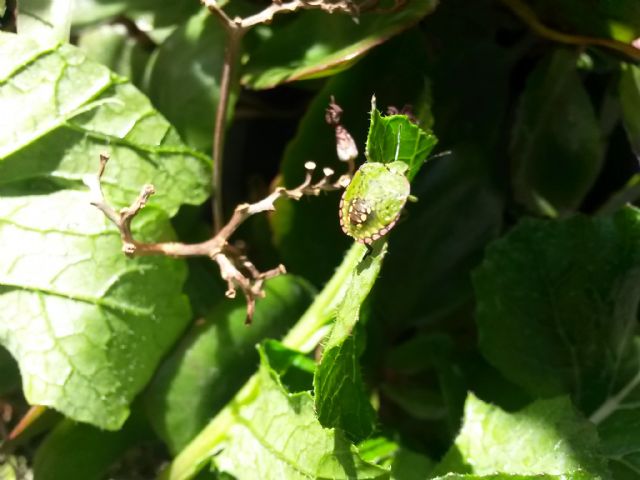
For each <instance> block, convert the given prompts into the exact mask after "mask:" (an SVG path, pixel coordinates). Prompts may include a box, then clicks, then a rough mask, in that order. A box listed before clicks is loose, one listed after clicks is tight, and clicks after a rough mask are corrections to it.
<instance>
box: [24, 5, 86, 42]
mask: <svg viewBox="0 0 640 480" xmlns="http://www.w3.org/2000/svg"><path fill="white" fill-rule="evenodd" d="M72 9H73V0H20V8H19V9H18V10H17V12H18V17H17V19H16V27H17V31H18V33H19V34H20V35H31V36H33V37H37V38H39V39H42V38H47V39H48V40H51V41H54V42H55V41H57V42H68V41H69V33H70V30H71V15H72Z"/></svg>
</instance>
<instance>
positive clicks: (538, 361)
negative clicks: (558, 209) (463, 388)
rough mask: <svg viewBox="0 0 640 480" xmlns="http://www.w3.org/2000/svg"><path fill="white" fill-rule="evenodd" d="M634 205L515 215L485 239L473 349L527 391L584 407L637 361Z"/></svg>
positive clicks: (639, 256)
mask: <svg viewBox="0 0 640 480" xmlns="http://www.w3.org/2000/svg"><path fill="white" fill-rule="evenodd" d="M639 216H640V212H639V211H638V210H636V209H633V208H625V209H623V210H621V211H619V212H618V213H617V214H615V215H613V216H610V217H599V218H593V219H590V218H587V217H584V216H576V217H573V218H571V219H569V220H565V221H543V220H530V219H529V220H524V221H522V222H520V223H519V224H518V225H517V226H516V227H515V228H514V229H513V230H512V231H511V232H510V233H509V234H508V235H506V236H505V237H504V238H502V239H500V240H498V241H496V242H495V243H493V244H492V245H491V246H490V247H489V249H488V250H487V253H486V257H485V259H484V262H483V263H482V265H481V266H480V267H479V268H478V269H477V270H476V271H475V273H474V278H473V283H474V287H475V291H476V297H477V311H476V317H477V323H478V327H479V330H480V347H481V349H482V352H483V354H484V355H485V356H486V357H487V358H488V359H489V361H491V362H492V363H493V364H494V365H495V366H496V367H497V368H498V369H499V370H500V371H501V372H502V373H503V374H504V375H505V376H506V377H507V378H509V379H510V380H512V381H513V382H515V383H517V384H519V385H521V386H522V387H524V388H525V389H527V390H528V391H529V392H531V393H532V394H534V395H542V396H552V395H558V394H562V393H570V394H571V395H572V396H573V398H574V399H575V400H576V402H577V404H578V405H580V406H581V407H583V408H584V411H586V412H593V411H594V410H595V409H596V408H598V407H599V406H600V405H601V404H602V402H604V401H605V400H606V399H607V398H608V397H609V396H611V395H615V394H617V393H618V392H620V390H621V389H622V388H623V387H624V385H626V384H628V382H629V380H630V379H631V378H632V377H633V376H634V375H635V373H636V372H637V369H638V365H637V361H636V359H637V355H636V353H635V352H634V351H633V349H632V346H633V343H632V341H633V335H634V332H635V328H636V322H637V305H638V299H639V298H640V283H639V282H638V271H639V270H638V267H639V266H640V251H638V249H637V248H635V245H637V242H638V241H639V240H640V218H639Z"/></svg>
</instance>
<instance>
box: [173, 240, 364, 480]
mask: <svg viewBox="0 0 640 480" xmlns="http://www.w3.org/2000/svg"><path fill="white" fill-rule="evenodd" d="M364 253H365V252H364V247H363V246H362V245H360V244H354V245H353V246H352V248H351V249H350V250H349V251H348V252H347V254H346V255H345V257H344V259H343V261H342V263H341V264H340V266H339V267H338V268H337V270H336V271H335V274H334V275H333V277H332V278H331V280H330V281H329V282H328V283H327V284H326V285H325V287H324V288H323V289H322V291H321V292H320V293H319V294H318V295H317V296H316V298H315V300H314V302H313V303H312V304H311V306H310V307H309V308H308V309H307V311H306V312H305V313H304V315H302V317H300V320H298V322H297V323H296V324H295V325H294V327H293V328H292V329H291V330H290V331H289V333H288V334H287V335H286V336H285V337H284V339H283V340H282V344H283V348H282V349H276V348H274V346H273V343H272V342H267V343H266V344H265V352H266V353H267V354H268V355H269V358H271V359H272V361H273V364H272V367H271V368H272V369H275V370H277V371H278V372H280V373H282V371H283V370H282V368H283V365H285V366H286V365H287V358H291V356H290V350H291V349H293V350H295V351H296V352H301V353H309V352H311V351H313V350H314V349H315V348H316V346H317V345H318V343H319V342H320V341H321V340H322V339H323V338H324V337H325V336H326V334H327V327H328V324H329V322H331V320H333V318H334V316H335V312H336V309H337V308H338V306H339V305H340V304H341V302H342V300H343V299H344V298H345V296H346V295H347V294H348V291H349V290H348V288H347V287H348V285H349V282H348V279H349V278H351V276H352V275H353V272H354V271H355V270H356V269H357V268H358V266H359V265H360V263H361V260H362V257H363V255H364ZM278 350H282V352H281V351H278ZM288 352H289V353H288ZM281 353H282V356H283V357H284V358H285V360H284V361H283V360H282V358H281V355H280V354H281ZM300 358H301V357H300V354H297V355H296V362H295V365H293V366H295V367H300V368H296V370H297V371H303V370H304V371H307V372H308V371H309V370H310V369H309V368H308V366H307V365H305V364H303V362H300V361H298V360H299V359H300ZM307 360H308V359H307ZM307 363H308V361H307ZM286 369H287V368H285V370H286ZM303 376H304V375H303ZM258 377H259V373H258V374H254V375H253V376H252V377H251V379H249V381H248V382H247V383H245V385H244V386H243V387H242V388H241V389H240V390H239V391H238V393H237V394H236V396H235V397H234V400H233V401H231V402H230V403H228V404H227V405H226V406H225V408H224V409H223V410H222V411H220V412H219V413H218V414H217V415H216V417H215V418H214V419H213V420H212V421H211V422H209V424H208V425H207V426H206V427H205V428H203V429H202V431H201V432H200V433H199V434H198V435H197V436H196V438H194V439H193V440H192V441H191V442H190V443H189V445H187V446H186V447H185V448H184V449H183V450H182V451H181V452H180V453H179V454H178V455H177V456H176V458H175V459H174V460H173V462H172V463H171V464H170V465H169V466H168V467H167V468H165V469H164V470H163V472H162V474H161V475H160V478H161V479H164V480H185V479H189V478H193V477H194V476H195V475H196V474H197V473H198V471H200V470H201V469H202V468H203V466H204V465H205V463H207V461H208V460H209V458H210V456H211V452H216V451H219V450H220V449H222V448H224V444H225V442H226V436H227V432H228V431H229V430H230V429H231V428H232V427H233V426H234V422H235V421H234V419H233V416H234V415H235V414H234V413H233V412H234V411H235V409H236V408H237V405H238V404H242V403H244V402H245V401H246V400H247V399H254V398H256V397H257V396H258V392H259V378H258ZM289 379H290V378H289V377H288V375H287V374H286V372H285V374H284V377H282V379H281V381H282V380H284V381H288V380H289ZM296 383H297V384H299V383H298V382H296ZM294 390H295V391H299V390H298V389H297V388H295V389H294ZM314 418H315V417H314Z"/></svg>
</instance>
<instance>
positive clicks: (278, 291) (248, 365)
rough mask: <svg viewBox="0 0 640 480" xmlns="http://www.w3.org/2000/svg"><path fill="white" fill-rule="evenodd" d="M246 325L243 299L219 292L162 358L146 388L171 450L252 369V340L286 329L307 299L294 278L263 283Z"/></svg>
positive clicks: (158, 427)
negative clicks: (212, 304)
mask: <svg viewBox="0 0 640 480" xmlns="http://www.w3.org/2000/svg"><path fill="white" fill-rule="evenodd" d="M266 292H267V296H266V298H265V299H264V300H262V301H260V302H258V305H257V309H256V315H255V317H254V320H253V325H252V326H251V328H247V327H246V326H245V325H244V318H245V315H246V312H245V305H244V301H243V300H242V299H240V298H238V299H237V300H236V301H229V300H226V299H223V298H221V297H219V298H220V299H219V301H218V303H217V305H216V306H215V307H214V308H213V309H212V310H211V311H210V312H208V314H207V316H206V317H205V318H204V319H202V320H198V321H197V322H196V324H195V325H194V326H193V327H192V328H191V330H190V331H189V332H188V333H187V334H186V335H185V337H184V338H183V339H182V341H181V342H180V344H179V345H178V346H177V348H176V349H175V350H174V351H173V352H172V353H171V355H170V356H169V357H167V358H166V359H165V361H164V362H163V363H162V365H161V366H160V368H159V369H158V372H157V374H156V377H155V379H154V381H153V382H152V383H151V384H150V386H149V388H148V389H147V391H146V392H145V397H144V398H145V404H146V407H147V413H148V415H149V419H150V421H151V423H152V425H153V426H154V428H155V429H156V430H157V431H158V434H159V435H160V436H161V437H162V438H163V439H164V440H165V442H166V443H167V444H168V446H169V448H170V449H171V451H173V452H175V453H177V452H179V451H180V450H181V449H182V448H183V447H184V446H185V445H186V444H187V443H188V442H189V441H190V440H191V439H192V438H193V437H194V436H195V435H196V434H197V433H198V432H199V431H200V430H201V429H202V428H203V427H204V426H205V425H206V424H207V422H208V421H209V420H210V419H211V418H212V417H213V415H214V414H215V413H216V411H217V410H219V409H220V408H222V407H223V406H224V405H225V404H226V403H227V402H228V401H229V400H230V399H231V398H232V397H233V394H234V393H235V392H236V391H237V390H238V388H240V387H241V386H242V384H243V383H244V382H245V381H246V380H247V379H248V378H249V376H250V375H251V373H253V371H254V370H255V366H256V364H257V363H258V355H257V353H256V351H255V344H256V343H257V342H258V341H259V340H260V339H262V338H265V337H270V338H278V337H280V336H281V335H282V334H284V333H285V332H286V329H287V328H289V327H290V326H291V325H292V324H293V322H294V321H295V320H297V319H298V317H299V316H300V314H301V313H302V312H303V309H304V308H305V307H306V306H307V304H308V302H309V301H310V290H309V288H308V287H307V286H306V285H305V284H304V283H303V282H301V281H300V280H299V279H296V278H295V277H291V276H285V277H278V278H275V279H273V280H271V281H270V282H269V283H268V284H267V290H266Z"/></svg>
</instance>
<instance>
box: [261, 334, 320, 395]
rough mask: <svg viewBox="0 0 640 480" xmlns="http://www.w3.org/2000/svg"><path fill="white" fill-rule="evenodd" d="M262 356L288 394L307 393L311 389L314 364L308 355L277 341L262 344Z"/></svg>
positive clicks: (269, 340)
mask: <svg viewBox="0 0 640 480" xmlns="http://www.w3.org/2000/svg"><path fill="white" fill-rule="evenodd" d="M262 349H263V350H264V354H265V355H266V356H267V358H268V359H269V365H270V366H271V369H272V370H273V371H274V372H275V373H276V374H277V375H278V378H279V379H280V383H281V384H282V385H283V386H284V387H285V389H286V390H287V391H289V392H290V393H297V392H308V391H309V390H311V389H312V388H313V373H314V372H315V370H316V362H315V360H314V359H313V358H311V356H310V355H308V354H304V353H302V352H300V351H298V350H293V349H291V348H288V347H286V346H285V345H283V344H282V343H280V342H279V341H278V340H272V339H267V340H265V341H264V342H262Z"/></svg>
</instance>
